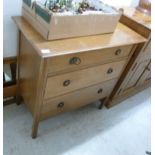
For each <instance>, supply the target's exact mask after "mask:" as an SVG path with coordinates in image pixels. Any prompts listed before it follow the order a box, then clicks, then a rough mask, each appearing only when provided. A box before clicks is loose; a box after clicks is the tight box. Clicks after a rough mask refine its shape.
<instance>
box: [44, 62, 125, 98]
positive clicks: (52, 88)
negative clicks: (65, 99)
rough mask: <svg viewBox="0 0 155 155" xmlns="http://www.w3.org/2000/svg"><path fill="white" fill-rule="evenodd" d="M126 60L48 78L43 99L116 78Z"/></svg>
mask: <svg viewBox="0 0 155 155" xmlns="http://www.w3.org/2000/svg"><path fill="white" fill-rule="evenodd" d="M125 63H126V60H122V61H119V62H113V63H109V64H105V65H100V66H96V67H92V68H88V69H83V70H79V71H74V72H70V73H66V74H62V75H58V76H51V77H48V79H47V83H46V88H45V95H44V98H45V99H48V98H52V97H55V96H59V95H62V94H65V93H68V92H71V91H74V90H77V89H80V88H84V87H88V86H91V85H94V84H97V83H100V82H103V81H106V80H110V79H113V78H116V77H118V76H119V75H120V73H121V72H122V69H123V67H124V64H125Z"/></svg>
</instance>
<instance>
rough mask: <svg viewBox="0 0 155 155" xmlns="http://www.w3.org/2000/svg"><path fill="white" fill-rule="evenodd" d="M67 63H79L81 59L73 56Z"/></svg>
mask: <svg viewBox="0 0 155 155" xmlns="http://www.w3.org/2000/svg"><path fill="white" fill-rule="evenodd" d="M69 63H70V64H71V65H79V64H80V63H81V59H80V58H78V57H73V58H71V59H70V61H69Z"/></svg>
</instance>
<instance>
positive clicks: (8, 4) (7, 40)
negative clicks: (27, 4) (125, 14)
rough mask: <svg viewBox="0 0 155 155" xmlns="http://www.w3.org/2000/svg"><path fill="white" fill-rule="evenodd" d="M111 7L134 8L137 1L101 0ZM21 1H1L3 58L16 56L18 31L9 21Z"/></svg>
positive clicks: (20, 4) (19, 13)
mask: <svg viewBox="0 0 155 155" xmlns="http://www.w3.org/2000/svg"><path fill="white" fill-rule="evenodd" d="M102 1H104V2H105V3H107V4H110V5H113V6H136V5H137V4H138V2H139V0H102ZM21 7H22V0H4V1H3V27H4V28H3V35H4V36H3V42H4V43H3V44H4V45H3V57H10V56H16V53H17V47H18V31H17V28H16V25H15V24H14V22H13V20H12V19H11V17H12V16H19V15H21Z"/></svg>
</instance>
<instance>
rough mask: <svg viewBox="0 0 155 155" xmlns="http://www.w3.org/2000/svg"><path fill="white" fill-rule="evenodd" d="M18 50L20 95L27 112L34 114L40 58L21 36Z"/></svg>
mask: <svg viewBox="0 0 155 155" xmlns="http://www.w3.org/2000/svg"><path fill="white" fill-rule="evenodd" d="M20 42H21V46H20V47H21V48H20V58H19V59H20V79H19V83H20V93H21V96H22V98H23V99H24V102H25V104H26V105H27V107H28V108H29V110H30V111H31V112H32V114H33V113H34V106H35V102H36V97H37V96H36V95H37V91H38V90H37V81H38V77H39V70H40V63H41V57H40V56H39V55H38V54H37V52H36V50H35V49H34V48H33V47H32V45H31V44H30V42H28V40H27V39H26V38H25V37H24V35H23V34H21V41H20Z"/></svg>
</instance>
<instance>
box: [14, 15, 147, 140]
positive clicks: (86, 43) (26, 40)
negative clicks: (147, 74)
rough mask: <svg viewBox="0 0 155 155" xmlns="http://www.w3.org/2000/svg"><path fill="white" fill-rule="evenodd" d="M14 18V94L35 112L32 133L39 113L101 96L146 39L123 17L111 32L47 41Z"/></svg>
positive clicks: (58, 110) (42, 115)
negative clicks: (16, 36)
mask: <svg viewBox="0 0 155 155" xmlns="http://www.w3.org/2000/svg"><path fill="white" fill-rule="evenodd" d="M14 21H15V22H16V24H17V26H18V28H19V32H20V36H19V38H20V42H19V52H18V96H22V98H23V99H24V102H25V104H26V105H27V107H28V109H29V110H30V111H31V113H32V115H33V119H34V122H33V127H32V137H33V138H35V137H36V136H37V130H38V125H39V122H40V121H42V120H43V119H47V118H49V117H51V116H54V115H58V114H59V113H63V112H67V111H70V110H74V109H76V108H79V107H81V106H84V105H87V104H89V103H92V102H94V101H96V100H101V101H105V100H106V99H107V98H108V97H109V95H110V94H111V92H112V91H113V88H114V87H115V85H116V83H117V82H118V79H119V78H120V76H121V74H122V72H123V70H124V69H125V67H126V65H127V63H128V61H129V60H130V57H131V56H132V55H133V53H134V51H135V50H136V49H137V48H138V46H139V45H140V44H143V43H144V42H145V41H146V39H145V38H144V37H142V36H140V35H139V34H137V33H136V32H134V31H133V30H131V29H130V28H128V27H127V26H125V25H124V24H121V23H118V26H117V28H116V31H115V32H114V33H111V34H105V35H96V36H89V37H80V38H72V39H64V40H56V41H45V40H44V39H43V38H42V37H41V36H40V35H39V34H38V33H37V32H36V31H35V30H34V29H33V28H32V27H31V26H30V25H29V24H28V23H27V22H26V21H25V20H24V19H23V18H22V17H14ZM102 105H103V102H101V105H100V108H101V107H102Z"/></svg>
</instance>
